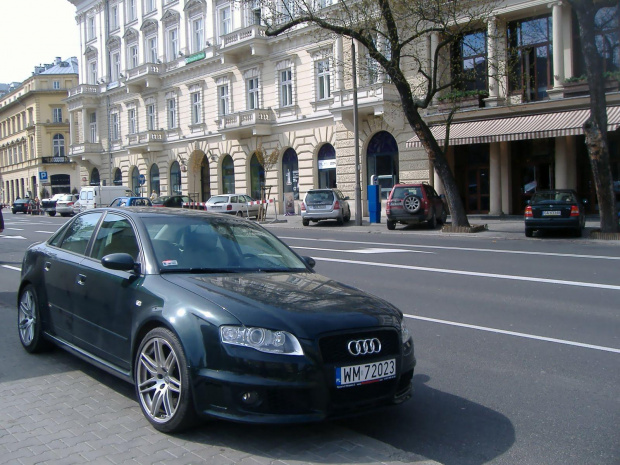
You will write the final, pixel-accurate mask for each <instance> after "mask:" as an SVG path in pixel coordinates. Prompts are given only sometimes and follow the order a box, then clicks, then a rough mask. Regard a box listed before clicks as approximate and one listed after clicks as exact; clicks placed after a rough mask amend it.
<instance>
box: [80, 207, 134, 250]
mask: <svg viewBox="0 0 620 465" xmlns="http://www.w3.org/2000/svg"><path fill="white" fill-rule="evenodd" d="M139 250H140V249H139V247H138V241H137V240H136V233H135V232H134V230H133V227H132V226H131V223H130V222H129V220H128V219H127V218H124V217H122V216H120V215H116V214H113V213H109V214H107V215H106V217H105V218H104V220H103V222H102V223H101V227H100V228H99V232H98V233H97V239H95V244H94V245H93V252H92V254H91V255H92V257H93V258H96V259H97V260H101V259H102V258H103V257H105V256H106V255H109V254H111V253H128V254H129V255H131V256H132V258H133V259H134V261H135V260H137V258H138V252H139Z"/></svg>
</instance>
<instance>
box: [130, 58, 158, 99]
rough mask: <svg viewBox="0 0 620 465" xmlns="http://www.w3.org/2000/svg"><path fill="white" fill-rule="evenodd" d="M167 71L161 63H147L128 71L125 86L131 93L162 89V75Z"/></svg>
mask: <svg viewBox="0 0 620 465" xmlns="http://www.w3.org/2000/svg"><path fill="white" fill-rule="evenodd" d="M164 69H165V67H164V65H163V64H160V63H145V64H143V65H140V66H137V67H135V68H133V69H129V70H127V71H126V79H125V85H126V86H127V90H128V91H129V92H144V91H145V90H152V89H159V88H160V87H161V74H162V72H163V70H164Z"/></svg>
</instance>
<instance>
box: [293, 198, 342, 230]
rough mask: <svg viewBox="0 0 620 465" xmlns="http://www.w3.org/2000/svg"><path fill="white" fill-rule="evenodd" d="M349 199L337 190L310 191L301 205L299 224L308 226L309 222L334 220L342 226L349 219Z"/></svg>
mask: <svg viewBox="0 0 620 465" xmlns="http://www.w3.org/2000/svg"><path fill="white" fill-rule="evenodd" d="M348 200H349V197H345V196H344V195H343V194H342V192H340V191H339V190H338V189H311V190H309V191H308V192H307V193H306V198H305V199H304V201H303V202H302V203H301V222H302V224H303V225H304V226H308V225H309V224H310V221H313V222H315V223H316V222H317V221H320V220H336V221H337V222H338V224H343V223H346V222H348V221H349V220H350V219H351V207H350V206H349V202H348Z"/></svg>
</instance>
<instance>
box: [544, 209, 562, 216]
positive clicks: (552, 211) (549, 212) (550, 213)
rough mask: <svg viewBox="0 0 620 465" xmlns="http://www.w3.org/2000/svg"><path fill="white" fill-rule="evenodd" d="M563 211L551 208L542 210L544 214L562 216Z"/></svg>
mask: <svg viewBox="0 0 620 465" xmlns="http://www.w3.org/2000/svg"><path fill="white" fill-rule="evenodd" d="M561 215H562V212H560V211H557V210H550V211H544V212H542V216H561Z"/></svg>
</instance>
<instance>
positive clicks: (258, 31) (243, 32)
mask: <svg viewBox="0 0 620 465" xmlns="http://www.w3.org/2000/svg"><path fill="white" fill-rule="evenodd" d="M265 29H266V28H265V26H261V25H258V24H253V25H252V26H248V27H246V28H243V29H238V30H236V31H233V32H230V33H228V34H226V35H224V36H222V42H221V44H220V50H219V51H220V53H221V54H222V55H224V57H226V56H229V57H230V56H235V55H242V54H249V55H253V56H267V55H269V47H268V45H267V36H266V35H265Z"/></svg>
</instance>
